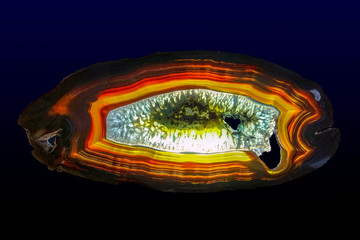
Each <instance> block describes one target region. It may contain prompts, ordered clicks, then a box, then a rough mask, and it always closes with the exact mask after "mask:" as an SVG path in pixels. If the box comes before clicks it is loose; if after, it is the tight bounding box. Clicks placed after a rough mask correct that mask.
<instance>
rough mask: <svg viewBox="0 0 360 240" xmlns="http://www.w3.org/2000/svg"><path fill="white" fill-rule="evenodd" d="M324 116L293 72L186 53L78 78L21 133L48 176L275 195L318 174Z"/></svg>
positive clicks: (93, 69) (24, 118)
mask: <svg viewBox="0 0 360 240" xmlns="http://www.w3.org/2000/svg"><path fill="white" fill-rule="evenodd" d="M332 114H333V110H332V106H331V103H330V102H329V100H328V98H327V97H326V96H325V94H324V92H323V90H322V89H321V87H320V86H318V85H317V84H316V83H314V82H311V81H309V80H306V79H303V78H302V77H301V76H299V75H298V74H296V73H294V72H291V71H289V70H287V69H284V68H282V67H280V66H278V65H276V64H273V63H269V62H267V61H264V60H261V59H256V58H252V57H249V56H245V55H240V54H230V53H224V52H208V51H192V52H174V53H156V54H153V55H150V56H147V57H143V58H140V59H124V60H119V61H115V62H106V63H99V64H95V65H92V66H90V67H88V68H85V69H82V70H79V71H78V72H76V73H74V74H72V75H70V76H69V77H67V78H65V79H64V80H63V81H62V82H61V83H60V84H59V85H58V86H57V87H56V88H55V89H54V90H52V91H51V92H49V93H47V94H45V95H44V96H43V97H41V98H39V99H38V100H37V101H35V102H33V103H31V104H30V105H29V106H28V107H27V108H26V109H25V110H24V112H23V113H22V114H21V116H20V118H19V125H20V126H22V127H23V128H24V129H25V131H26V134H27V137H28V139H29V141H30V144H31V145H32V146H33V147H34V148H35V149H34V151H33V155H34V156H35V157H36V158H37V159H38V160H39V161H40V162H42V163H44V164H45V165H47V166H48V168H49V169H57V170H59V171H64V172H68V173H70V174H74V175H77V176H81V177H85V178H90V179H93V180H97V181H104V182H108V183H113V184H118V183H121V182H135V183H140V184H144V185H146V186H149V187H152V188H155V189H158V190H162V191H178V192H215V191H221V190H231V189H241V188H255V187H258V186H265V185H273V184H279V183H283V182H286V181H289V180H291V179H294V178H298V177H300V176H302V175H304V174H307V173H309V172H311V171H313V170H314V169H317V168H319V167H321V166H322V165H323V164H325V163H326V162H327V161H328V160H329V159H330V158H331V157H332V156H333V155H334V153H335V151H336V149H337V147H338V143H339V140H340V132H339V130H338V129H336V128H332V127H331V126H332V124H333V117H332ZM229 119H230V120H232V123H231V124H230V122H231V121H229ZM234 123H235V124H234ZM271 136H275V137H276V141H277V144H278V145H279V148H280V154H279V156H277V158H278V160H279V161H278V164H277V165H276V166H275V167H272V168H270V167H268V166H267V165H266V164H265V162H264V161H263V160H262V157H263V156H264V154H266V153H267V152H270V151H272V149H271V144H270V141H269V139H270V137H271Z"/></svg>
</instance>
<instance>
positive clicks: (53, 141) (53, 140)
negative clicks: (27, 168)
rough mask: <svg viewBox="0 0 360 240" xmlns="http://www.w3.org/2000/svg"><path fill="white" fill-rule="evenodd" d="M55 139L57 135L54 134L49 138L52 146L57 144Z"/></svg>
mask: <svg viewBox="0 0 360 240" xmlns="http://www.w3.org/2000/svg"><path fill="white" fill-rule="evenodd" d="M55 139H56V135H55V136H52V137H51V138H49V139H48V140H47V141H48V143H49V144H50V146H51V147H53V146H55Z"/></svg>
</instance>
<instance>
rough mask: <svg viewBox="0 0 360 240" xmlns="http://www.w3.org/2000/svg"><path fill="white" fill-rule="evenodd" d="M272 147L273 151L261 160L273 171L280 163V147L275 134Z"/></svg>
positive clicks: (272, 137) (271, 142)
mask: <svg viewBox="0 0 360 240" xmlns="http://www.w3.org/2000/svg"><path fill="white" fill-rule="evenodd" d="M270 145H271V151H270V152H264V153H263V154H262V155H261V156H260V159H261V160H262V161H263V162H264V163H265V165H266V166H267V167H268V168H270V169H272V168H275V167H276V166H277V165H278V164H279V163H280V147H279V145H278V143H277V141H276V136H275V134H273V135H272V136H271V137H270Z"/></svg>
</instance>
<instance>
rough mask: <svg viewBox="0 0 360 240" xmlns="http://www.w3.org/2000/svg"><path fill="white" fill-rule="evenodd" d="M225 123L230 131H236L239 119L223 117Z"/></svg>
mask: <svg viewBox="0 0 360 240" xmlns="http://www.w3.org/2000/svg"><path fill="white" fill-rule="evenodd" d="M225 122H226V123H227V124H229V126H230V127H231V128H232V129H234V130H236V129H237V128H238V126H239V124H240V119H238V118H233V117H225Z"/></svg>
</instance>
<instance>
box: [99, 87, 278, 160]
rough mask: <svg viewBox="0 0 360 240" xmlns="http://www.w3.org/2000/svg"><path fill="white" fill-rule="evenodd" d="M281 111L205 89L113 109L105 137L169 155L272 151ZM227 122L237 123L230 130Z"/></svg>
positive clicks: (155, 98)
mask: <svg viewBox="0 0 360 240" xmlns="http://www.w3.org/2000/svg"><path fill="white" fill-rule="evenodd" d="M278 116H279V111H278V110H277V109H276V108H275V107H272V106H268V105H264V104H261V103H258V102H256V101H254V100H252V99H251V98H249V97H245V96H241V95H235V94H230V93H224V92H216V91H211V90H205V89H190V90H181V91H174V92H170V93H165V94H161V95H156V96H153V97H150V98H147V99H143V100H140V101H137V102H134V103H132V104H129V105H126V106H122V107H119V108H116V109H113V110H112V111H110V112H109V114H108V116H107V119H106V138H107V139H108V140H110V141H113V142H117V143H120V144H126V145H140V146H146V147H151V148H155V149H159V150H164V151H172V152H197V153H212V152H222V151H231V150H244V151H247V150H253V151H254V152H256V153H257V154H258V155H260V154H261V153H262V152H264V151H266V152H268V151H270V149H271V148H270V143H269V138H270V136H271V135H272V134H273V132H274V129H275V128H276V121H277V118H278ZM225 118H234V119H239V120H240V122H239V124H238V125H237V129H235V130H234V129H233V128H232V127H230V126H229V124H228V123H227V122H226V121H225Z"/></svg>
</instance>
